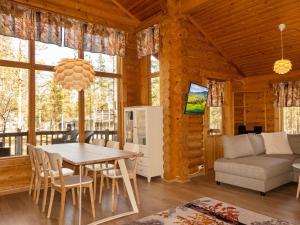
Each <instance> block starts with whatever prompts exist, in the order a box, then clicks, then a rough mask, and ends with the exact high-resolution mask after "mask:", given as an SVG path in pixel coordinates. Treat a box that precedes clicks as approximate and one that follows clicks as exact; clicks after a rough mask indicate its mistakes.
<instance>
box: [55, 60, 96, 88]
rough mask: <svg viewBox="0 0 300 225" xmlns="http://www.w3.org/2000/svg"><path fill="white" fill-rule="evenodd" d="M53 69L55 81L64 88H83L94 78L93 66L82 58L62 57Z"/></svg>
mask: <svg viewBox="0 0 300 225" xmlns="http://www.w3.org/2000/svg"><path fill="white" fill-rule="evenodd" d="M54 69H55V73H54V79H55V81H56V83H57V84H59V85H61V86H62V87H63V88H65V89H75V90H77V91H81V90H84V89H86V88H88V87H89V86H90V85H91V83H92V82H93V81H94V78H95V72H94V69H93V66H92V65H91V64H90V63H89V62H87V61H85V60H83V59H63V60H61V61H60V62H59V63H58V65H57V66H55V68H54Z"/></svg>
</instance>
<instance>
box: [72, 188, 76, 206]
mask: <svg viewBox="0 0 300 225" xmlns="http://www.w3.org/2000/svg"><path fill="white" fill-rule="evenodd" d="M71 192H72V201H73V205H76V195H75V189H74V188H72V190H71Z"/></svg>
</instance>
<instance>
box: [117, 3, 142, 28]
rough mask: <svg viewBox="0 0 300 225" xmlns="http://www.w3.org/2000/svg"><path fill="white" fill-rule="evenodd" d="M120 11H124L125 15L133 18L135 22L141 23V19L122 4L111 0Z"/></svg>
mask: <svg viewBox="0 0 300 225" xmlns="http://www.w3.org/2000/svg"><path fill="white" fill-rule="evenodd" d="M111 1H112V2H113V3H114V4H115V5H116V6H117V7H118V8H119V9H120V10H121V11H122V12H124V13H125V14H126V15H127V16H129V17H130V18H131V19H133V20H134V21H135V22H136V23H137V24H139V23H141V21H140V20H139V19H138V18H136V17H135V16H134V15H133V14H132V13H131V12H130V11H129V10H127V9H126V8H125V7H124V6H123V5H121V4H120V3H119V2H118V1H117V0H111Z"/></svg>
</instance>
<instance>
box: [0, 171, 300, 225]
mask: <svg viewBox="0 0 300 225" xmlns="http://www.w3.org/2000/svg"><path fill="white" fill-rule="evenodd" d="M138 182H139V187H140V193H141V201H142V203H141V205H140V213H139V214H136V215H133V216H129V217H126V218H122V219H119V220H115V221H113V222H108V223H106V224H111V225H116V224H126V223H129V222H130V221H133V220H135V219H138V218H142V217H144V216H148V215H151V214H154V213H156V212H159V211H161V210H164V209H168V208H170V207H174V206H176V205H179V204H180V203H183V202H188V201H191V200H194V199H197V198H200V197H203V196H207V197H211V198H215V199H218V200H221V201H224V202H228V203H231V204H234V205H236V206H239V207H242V208H246V209H249V210H252V211H255V212H258V213H261V214H265V215H268V216H271V217H274V218H278V219H282V220H286V221H289V222H291V223H294V224H295V225H299V224H300V200H297V199H296V198H295V192H296V187H297V185H296V184H295V183H290V184H287V185H284V186H283V187H280V188H278V189H276V190H273V191H271V192H269V193H268V194H267V196H265V197H261V196H260V195H259V193H257V192H254V191H249V190H246V189H242V188H238V187H233V186H230V185H225V184H222V185H220V186H218V185H216V184H215V182H214V179H213V176H206V177H198V178H193V180H192V181H191V182H189V183H185V184H177V183H176V184H174V183H172V184H169V183H165V182H162V181H161V180H160V179H159V178H157V179H154V180H153V181H152V182H151V183H147V182H146V180H145V179H143V178H140V179H139V181H138ZM120 186H121V185H120ZM121 189H122V188H121ZM110 194H111V192H110V190H106V191H105V195H104V200H103V203H102V206H100V205H99V204H98V202H97V204H96V206H97V208H96V215H97V218H101V217H102V216H109V215H111V212H110V199H111V195H110ZM122 196H123V194H122V193H121V196H120V197H119V199H118V203H119V204H118V211H119V212H121V211H122V212H125V211H126V210H128V209H129V203H128V199H124V198H123V197H122ZM59 197H60V196H59V194H57V195H56V198H55V204H54V208H53V213H52V218H51V219H47V218H46V216H45V214H44V213H42V212H41V210H40V208H41V206H40V205H39V206H36V205H35V204H33V202H32V200H31V198H30V197H29V196H28V193H27V192H23V193H17V194H11V195H6V196H1V197H0V225H44V224H45V225H56V224H57V218H58V213H59V199H60V198H59ZM40 204H41V203H40ZM83 204H84V205H83V207H84V209H83V222H84V223H83V224H86V223H88V222H92V216H91V214H90V213H89V212H90V204H89V198H88V195H86V196H85V197H84V203H83ZM77 213H78V210H77V208H75V207H73V206H72V200H71V195H70V194H69V195H68V196H67V204H66V211H65V224H66V225H74V224H77V218H78V214H77Z"/></svg>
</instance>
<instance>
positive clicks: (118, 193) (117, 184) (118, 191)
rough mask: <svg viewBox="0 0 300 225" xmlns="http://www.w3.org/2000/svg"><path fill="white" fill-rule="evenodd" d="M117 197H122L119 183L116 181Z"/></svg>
mask: <svg viewBox="0 0 300 225" xmlns="http://www.w3.org/2000/svg"><path fill="white" fill-rule="evenodd" d="M116 188H117V195H120V190H119V182H118V180H116Z"/></svg>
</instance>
